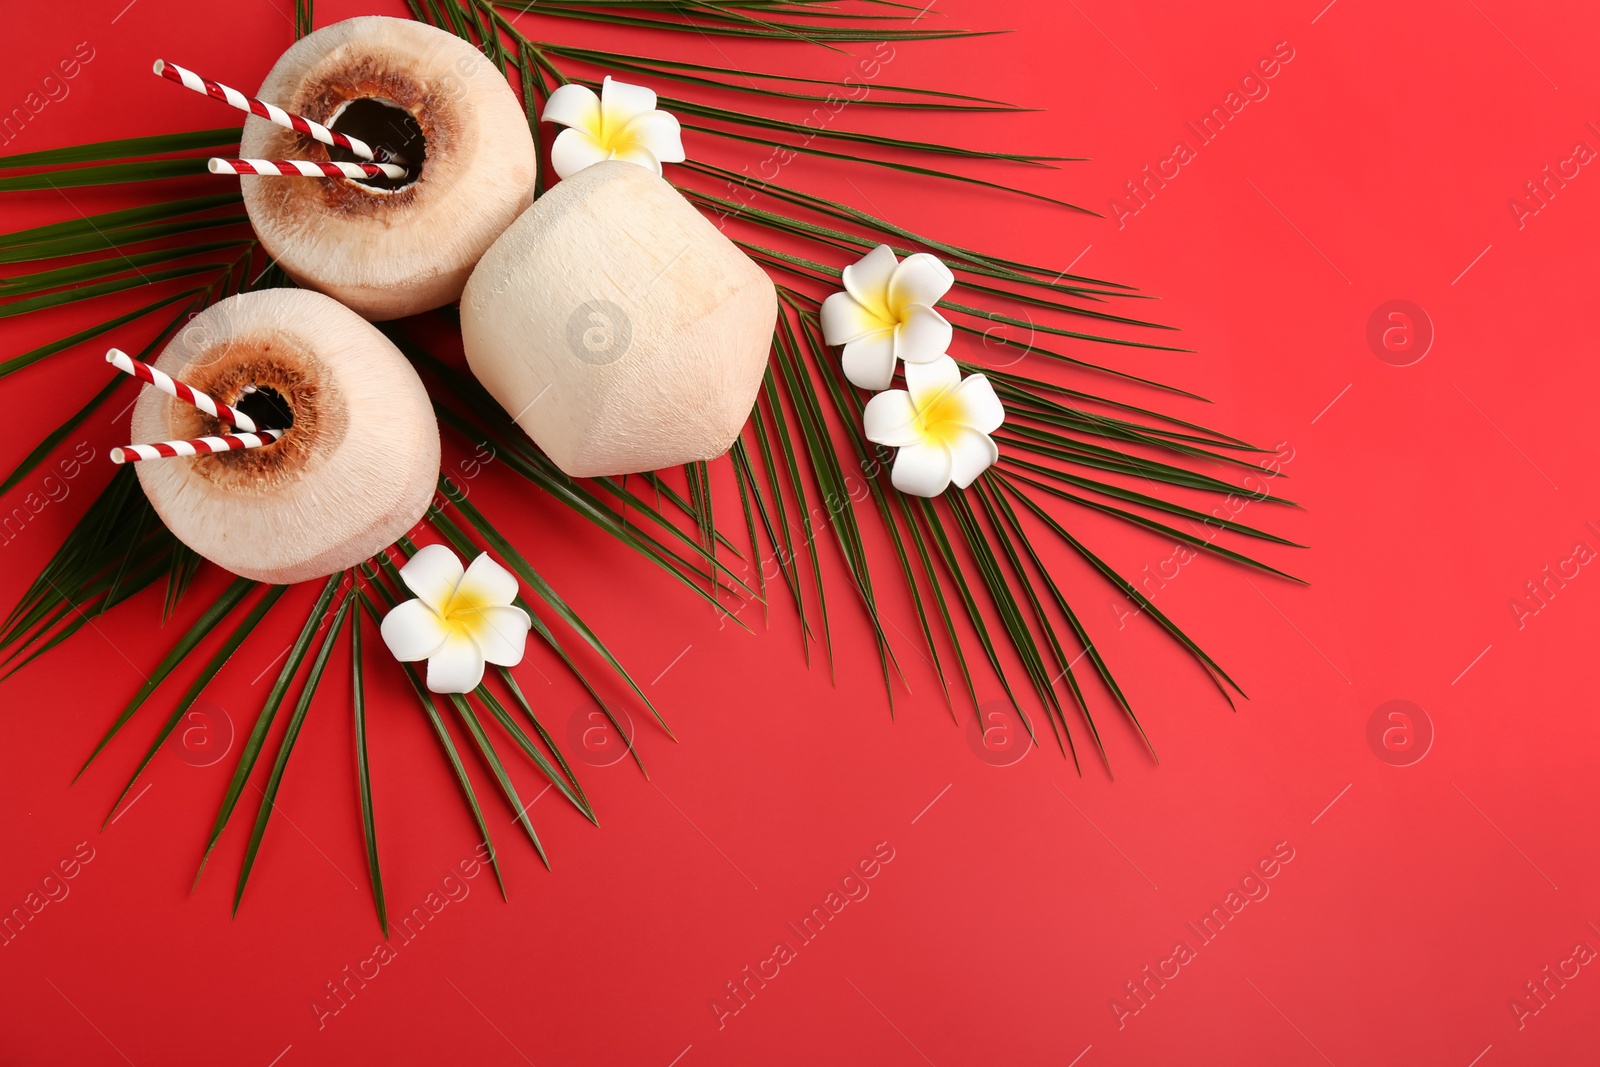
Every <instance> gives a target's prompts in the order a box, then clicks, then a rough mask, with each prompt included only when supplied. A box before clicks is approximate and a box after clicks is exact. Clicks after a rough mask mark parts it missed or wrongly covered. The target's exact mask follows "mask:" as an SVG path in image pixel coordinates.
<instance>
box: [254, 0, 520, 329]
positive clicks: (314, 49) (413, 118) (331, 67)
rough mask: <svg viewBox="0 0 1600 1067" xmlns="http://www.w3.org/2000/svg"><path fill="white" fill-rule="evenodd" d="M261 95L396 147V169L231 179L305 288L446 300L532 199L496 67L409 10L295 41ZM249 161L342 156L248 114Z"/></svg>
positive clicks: (516, 112)
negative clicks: (388, 173)
mask: <svg viewBox="0 0 1600 1067" xmlns="http://www.w3.org/2000/svg"><path fill="white" fill-rule="evenodd" d="M258 95H259V96H260V97H261V98H262V99H263V100H268V101H271V102H272V103H274V104H277V105H278V106H280V107H283V108H285V109H286V110H288V111H291V112H294V113H296V114H300V115H304V116H305V117H306V118H309V119H312V120H314V121H316V122H320V123H323V124H324V125H326V126H329V127H331V128H333V129H335V130H337V131H339V132H341V133H347V134H350V135H352V136H355V137H359V138H361V139H362V140H364V141H366V142H367V143H368V144H371V145H375V146H378V147H381V148H385V149H388V150H390V151H392V152H394V153H397V154H398V155H399V156H401V157H402V158H403V159H404V160H405V163H406V165H407V166H408V167H409V173H408V174H407V176H406V177H405V178H401V179H396V180H390V179H387V178H373V179H367V180H362V181H357V180H354V179H351V178H295V177H290V178H284V177H244V178H241V179H239V181H240V187H241V190H242V192H243V194H244V203H245V208H246V210H247V211H248V212H249V213H250V222H251V224H252V225H253V226H255V230H256V234H257V236H259V237H260V238H261V244H262V246H263V247H264V248H265V249H266V250H267V252H268V253H269V254H270V255H271V256H272V257H273V258H274V259H275V260H277V262H278V264H279V265H280V266H281V267H283V269H284V270H285V271H287V272H288V274H289V276H290V277H291V278H293V279H294V280H295V281H296V282H299V283H300V284H301V285H303V286H306V287H308V288H311V289H316V290H319V291H321V292H324V293H327V294H328V295H329V296H332V297H335V298H337V299H338V300H340V301H342V302H343V303H344V304H346V305H348V306H349V307H350V308H351V309H352V310H354V311H356V312H357V313H358V314H360V315H363V316H365V317H366V318H369V319H396V318H401V317H403V316H406V315H412V314H415V313H417V312H419V311H426V310H428V309H429V308H435V307H440V306H441V305H444V304H448V303H450V302H451V301H453V300H455V299H456V298H457V297H459V296H460V295H461V288H462V286H464V285H465V284H466V282H467V276H468V275H469V274H470V273H471V272H472V267H473V265H474V264H475V263H477V262H478V257H480V256H481V255H483V253H484V250H485V249H487V248H488V247H489V246H490V245H491V244H492V243H494V239H495V238H496V237H499V236H500V234H501V233H502V232H503V231H504V230H505V228H506V227H507V226H509V225H511V223H512V221H513V220H515V219H516V217H517V216H518V215H520V214H521V213H522V211H523V210H524V209H525V208H526V207H527V206H528V205H529V204H531V203H532V202H533V184H534V175H535V173H536V171H537V169H538V157H537V153H536V150H535V148H534V143H533V134H532V133H531V131H530V130H529V129H528V120H527V117H526V116H525V115H524V114H523V112H522V106H521V105H520V104H519V103H518V102H517V98H516V94H515V93H513V92H512V91H511V86H510V85H508V84H507V83H506V79H505V77H504V76H503V75H502V74H501V73H500V72H499V71H498V70H496V69H495V66H494V64H493V63H490V62H489V61H488V60H487V59H485V58H484V57H483V56H482V55H480V54H479V53H478V51H477V50H476V49H474V48H473V47H472V46H471V45H469V44H467V43H466V42H465V41H463V40H461V39H460V38H459V37H457V36H455V35H454V34H451V33H446V32H445V31H443V30H439V29H435V28H433V27H432V26H427V25H424V24H423V23H420V22H413V21H411V20H409V19H395V18H385V17H382V16H377V15H372V16H364V17H361V18H353V19H347V20H346V21H344V22H337V23H334V24H333V25H331V26H327V27H325V28H323V29H320V30H317V31H316V32H315V33H312V34H310V35H308V36H306V37H304V38H301V40H300V41H298V42H297V43H296V44H295V45H294V46H293V47H292V48H290V49H289V50H288V51H287V52H285V53H284V54H283V55H282V57H280V58H279V60H278V62H277V63H276V64H275V65H274V66H273V68H272V71H271V73H269V74H268V75H267V80H266V81H264V82H263V83H262V84H261V92H260V93H259V94H258ZM239 147H240V152H241V154H243V155H244V156H246V157H248V158H253V159H306V160H313V161H318V160H327V159H332V160H334V161H336V162H352V161H355V159H356V157H355V156H354V155H353V154H351V153H350V152H348V151H346V150H345V149H342V148H331V149H330V148H329V147H328V146H325V145H323V144H321V143H320V142H317V141H314V140H312V139H311V138H310V137H309V136H306V135H304V134H300V133H296V132H295V131H294V130H287V129H284V128H283V127H281V126H275V125H273V124H272V123H270V122H268V121H267V120H266V119H262V118H258V117H255V116H251V117H250V118H249V119H247V120H246V121H245V126H244V135H243V139H242V141H241V142H240V146H239Z"/></svg>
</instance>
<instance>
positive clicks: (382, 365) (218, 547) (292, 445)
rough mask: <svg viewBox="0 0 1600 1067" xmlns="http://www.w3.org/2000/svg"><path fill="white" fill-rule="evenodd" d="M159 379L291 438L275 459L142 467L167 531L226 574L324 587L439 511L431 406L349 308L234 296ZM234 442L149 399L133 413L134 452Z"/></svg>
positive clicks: (410, 373)
mask: <svg viewBox="0 0 1600 1067" xmlns="http://www.w3.org/2000/svg"><path fill="white" fill-rule="evenodd" d="M156 366H157V367H158V368H160V369H161V370H163V371H166V372H167V373H168V374H170V375H172V376H173V377H174V378H177V379H178V380H179V381H183V382H187V383H188V384H189V385H191V386H193V387H194V388H196V389H199V390H200V391H201V392H203V393H206V394H208V395H210V396H211V398H212V399H214V400H220V401H221V402H223V403H225V404H231V405H233V406H234V407H236V408H239V409H240V410H241V411H243V412H244V413H245V414H246V415H248V416H250V418H252V419H254V420H255V422H256V425H257V426H259V427H260V428H261V429H264V430H286V431H287V432H286V433H285V434H284V436H283V437H282V438H281V439H280V440H278V441H276V442H274V443H273V444H270V445H265V446H263V447H261V448H253V449H249V450H245V451H237V452H218V453H215V454H213V455H202V456H194V457H192V458H174V459H157V460H145V461H143V462H140V463H138V464H137V465H136V469H137V471H138V475H139V484H140V485H142V486H143V487H144V491H145V495H146V496H148V497H149V498H150V503H151V505H152V506H154V508H155V510H156V514H158V515H160V516H161V520H162V521H163V522H165V523H166V524H167V528H168V529H170V530H171V531H172V532H173V533H174V534H175V535H176V536H177V538H178V540H180V541H182V542H183V543H184V544H186V545H188V546H189V547H190V548H192V549H194V550H195V551H196V552H198V553H199V554H200V555H202V556H204V557H205V558H206V559H209V560H210V561H211V562H213V563H215V564H217V565H218V566H219V567H222V568H224V569H226V570H229V571H232V572H233V573H234V574H237V575H240V576H241V577H245V578H252V579H254V580H256V581H258V582H271V583H273V584H287V583H290V582H300V581H305V580H306V579H309V578H318V577H321V576H323V575H327V574H332V573H333V572H334V571H338V570H343V569H345V568H346V567H353V566H355V565H356V564H357V563H360V562H361V561H362V560H364V559H367V558H368V557H370V556H372V555H374V554H375V553H377V552H380V551H382V550H383V549H385V548H388V547H389V546H390V545H391V544H393V543H394V542H395V541H397V540H399V538H400V537H402V536H403V535H404V534H405V533H406V532H407V531H409V530H410V529H411V528H412V527H413V526H414V525H415V524H416V522H417V520H418V519H420V518H421V517H422V515H423V512H424V511H426V510H427V507H428V504H429V502H430V500H431V499H432V496H433V490H434V486H435V484H436V483H437V481H438V477H439V424H438V423H437V422H436V421H435V419H434V415H433V407H432V405H431V404H430V403H429V401H428V394H427V391H426V390H425V389H424V388H423V385H422V381H421V380H420V379H419V378H418V377H417V372H416V371H415V370H413V369H412V367H411V364H410V363H409V362H407V361H406V358H405V357H404V356H402V355H401V354H400V350H399V349H397V348H395V346H394V345H393V344H391V343H390V341H389V339H388V338H386V337H384V336H383V334H381V333H379V332H378V331H377V329H376V328H375V327H373V326H372V324H371V323H368V322H366V321H364V320H363V319H361V318H360V317H359V316H358V315H356V314H355V313H353V312H351V311H350V310H349V309H347V308H345V307H344V306H342V305H341V304H339V303H338V302H337V301H335V300H332V299H329V298H328V297H326V296H323V295H321V294H320V293H313V292H309V291H307V290H304V289H264V290H261V291H259V292H253V293H243V294H241V295H239V296H234V297H229V298H228V299H227V300H223V301H221V302H220V303H217V304H214V305H212V306H211V307H209V308H207V309H206V310H205V311H203V312H201V313H200V314H199V315H197V316H195V318H194V319H193V320H192V321H191V322H190V323H189V325H188V326H187V327H185V328H184V329H183V330H182V331H181V332H180V333H179V334H178V335H177V336H176V337H175V338H173V340H172V342H171V343H170V344H168V345H167V347H166V349H165V350H164V351H163V352H162V353H161V357H160V358H159V359H158V360H156ZM252 386H253V387H254V390H253V391H251V392H247V391H246V390H247V387H252ZM226 432H229V430H228V428H226V427H224V426H223V425H222V424H221V423H219V422H218V421H217V420H216V419H214V418H212V417H211V416H209V415H206V414H204V413H203V412H201V411H200V410H199V409H198V408H195V407H192V406H191V405H189V404H186V403H184V402H183V401H181V400H177V399H175V398H173V397H170V396H168V395H167V394H166V393H163V392H160V391H158V390H156V389H154V388H151V387H148V386H147V387H146V388H145V390H144V391H143V393H141V394H140V396H139V400H138V402H137V403H136V404H135V405H134V409H133V439H134V440H135V441H164V440H173V439H183V438H191V437H200V436H204V435H208V434H218V433H226Z"/></svg>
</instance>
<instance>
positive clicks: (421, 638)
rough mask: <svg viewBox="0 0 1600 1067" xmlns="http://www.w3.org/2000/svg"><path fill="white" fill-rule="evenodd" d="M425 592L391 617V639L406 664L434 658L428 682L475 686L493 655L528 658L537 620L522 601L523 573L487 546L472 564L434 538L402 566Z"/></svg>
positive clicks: (410, 584)
mask: <svg viewBox="0 0 1600 1067" xmlns="http://www.w3.org/2000/svg"><path fill="white" fill-rule="evenodd" d="M400 577H401V579H402V580H403V581H404V582H405V583H406V587H407V588H408V589H410V590H411V591H412V592H413V593H415V594H417V597H416V599H415V600H407V601H406V602H405V603H403V604H400V605H399V606H397V607H396V608H395V609H394V610H393V611H391V612H389V614H387V615H385V616H384V617H383V626H382V627H381V632H382V633H383V642H384V644H386V645H388V646H389V651H390V652H391V653H393V654H394V658H395V659H397V660H399V661H400V662H402V663H412V662H415V661H416V660H421V659H425V660H427V661H428V688H429V689H430V690H432V691H433V692H435V693H470V692H472V690H474V689H476V688H477V687H478V683H479V682H481V681H482V680H483V665H484V663H485V662H489V663H496V664H499V665H500V666H502V667H512V666H515V665H516V664H518V663H520V662H521V661H522V651H523V648H524V646H525V645H526V644H527V643H528V629H529V627H530V626H532V624H533V620H532V619H530V618H529V617H528V613H527V612H526V611H523V610H522V609H521V608H519V607H517V606H515V605H514V604H513V603H512V601H514V600H516V598H517V580H516V578H515V577H513V576H512V574H511V572H510V571H508V570H506V569H505V568H504V567H502V566H500V564H498V563H496V562H495V561H494V560H492V559H490V558H489V554H488V553H487V552H485V553H482V554H480V555H479V556H478V558H477V559H475V560H473V561H472V565H471V566H470V567H468V568H467V569H466V570H465V571H463V570H462V569H461V560H460V559H458V558H456V554H455V553H454V552H452V551H450V550H449V549H448V548H446V547H445V546H444V545H429V546H427V547H426V548H424V549H422V550H421V551H420V552H418V553H417V554H416V555H415V556H412V557H411V560H410V562H408V563H407V564H406V565H405V566H404V567H401V568H400Z"/></svg>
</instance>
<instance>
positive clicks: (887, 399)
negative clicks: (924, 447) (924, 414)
mask: <svg viewBox="0 0 1600 1067" xmlns="http://www.w3.org/2000/svg"><path fill="white" fill-rule="evenodd" d="M916 424H917V407H916V405H915V404H913V403H912V402H911V394H910V393H908V392H906V391H904V390H903V389H889V390H886V391H884V392H881V393H879V394H878V395H877V396H874V397H873V398H872V399H871V400H868V401H867V407H866V410H865V411H863V412H862V413H861V426H862V429H863V430H864V431H865V432H866V435H867V440H869V441H873V442H875V443H877V444H880V445H889V446H890V447H892V448H898V447H900V446H902V445H914V444H916V443H917V442H918V441H920V440H921V439H922V435H921V434H920V433H918V432H917V425H916Z"/></svg>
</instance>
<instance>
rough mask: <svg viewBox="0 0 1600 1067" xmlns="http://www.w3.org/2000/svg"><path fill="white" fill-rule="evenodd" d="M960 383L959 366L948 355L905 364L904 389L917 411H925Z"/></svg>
mask: <svg viewBox="0 0 1600 1067" xmlns="http://www.w3.org/2000/svg"><path fill="white" fill-rule="evenodd" d="M960 384H961V368H960V367H958V366H956V361H955V360H953V359H951V358H950V357H949V356H942V357H940V358H939V359H936V360H933V361H932V362H930V363H907V364H906V390H907V391H908V392H910V394H911V402H912V403H913V404H915V405H916V406H917V410H918V411H925V410H927V408H928V407H929V406H930V405H931V404H932V403H933V402H934V401H935V400H938V399H939V398H940V397H941V396H943V395H944V394H945V393H946V392H948V391H949V390H951V389H954V388H955V387H956V386H958V385H960Z"/></svg>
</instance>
